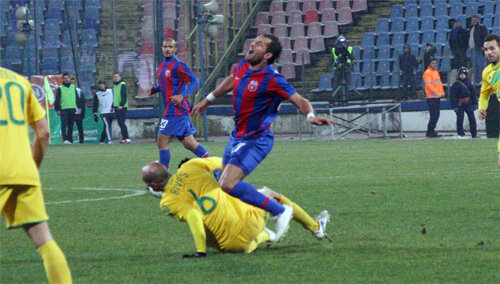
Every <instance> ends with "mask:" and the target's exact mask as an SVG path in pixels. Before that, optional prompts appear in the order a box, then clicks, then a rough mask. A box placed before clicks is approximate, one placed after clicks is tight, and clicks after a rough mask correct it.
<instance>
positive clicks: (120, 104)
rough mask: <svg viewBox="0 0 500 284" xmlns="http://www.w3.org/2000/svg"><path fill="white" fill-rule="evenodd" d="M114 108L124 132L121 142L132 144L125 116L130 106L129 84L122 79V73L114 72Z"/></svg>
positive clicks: (121, 129)
mask: <svg viewBox="0 0 500 284" xmlns="http://www.w3.org/2000/svg"><path fill="white" fill-rule="evenodd" d="M113 83H114V87H113V97H114V100H113V109H114V111H115V114H116V121H117V122H118V126H119V127H120V131H121V133H122V140H121V141H120V144H130V143H131V141H130V138H129V137H128V129H127V125H126V124H125V118H126V117H127V108H128V95H127V85H126V84H125V82H123V81H122V77H121V76H120V73H115V74H113Z"/></svg>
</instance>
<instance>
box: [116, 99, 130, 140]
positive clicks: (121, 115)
mask: <svg viewBox="0 0 500 284" xmlns="http://www.w3.org/2000/svg"><path fill="white" fill-rule="evenodd" d="M115 113H116V120H117V122H118V126H119V127H120V132H121V133H122V140H125V139H129V138H128V129H127V125H125V117H126V116H127V108H126V107H124V108H122V109H121V110H118V109H117V108H115Z"/></svg>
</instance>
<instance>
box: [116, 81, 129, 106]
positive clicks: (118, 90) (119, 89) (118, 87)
mask: <svg viewBox="0 0 500 284" xmlns="http://www.w3.org/2000/svg"><path fill="white" fill-rule="evenodd" d="M123 85H125V82H120V83H119V84H116V85H115V86H114V87H113V106H114V107H119V106H120V101H121V100H122V96H121V93H122V86H123ZM123 107H128V96H127V98H126V99H125V105H124V106H123Z"/></svg>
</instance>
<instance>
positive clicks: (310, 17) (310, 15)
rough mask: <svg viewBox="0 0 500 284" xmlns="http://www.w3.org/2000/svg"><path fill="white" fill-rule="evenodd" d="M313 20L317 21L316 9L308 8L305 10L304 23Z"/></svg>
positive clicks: (312, 21)
mask: <svg viewBox="0 0 500 284" xmlns="http://www.w3.org/2000/svg"><path fill="white" fill-rule="evenodd" d="M314 22H319V14H318V10H316V9H309V10H307V12H306V18H305V20H304V23H305V24H306V25H307V24H310V23H314Z"/></svg>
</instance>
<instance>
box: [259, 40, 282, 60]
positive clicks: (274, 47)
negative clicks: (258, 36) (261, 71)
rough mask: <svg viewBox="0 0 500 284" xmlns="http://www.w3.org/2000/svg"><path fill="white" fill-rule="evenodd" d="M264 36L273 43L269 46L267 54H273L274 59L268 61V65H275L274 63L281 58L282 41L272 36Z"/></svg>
mask: <svg viewBox="0 0 500 284" xmlns="http://www.w3.org/2000/svg"><path fill="white" fill-rule="evenodd" d="M262 36H263V37H265V38H268V39H270V40H271V42H270V43H269V44H268V45H267V49H266V52H271V53H272V54H273V57H271V59H269V60H267V63H268V64H273V63H274V61H276V60H277V59H278V58H280V56H281V50H283V46H281V42H280V40H279V39H278V38H277V37H276V36H274V35H272V34H263V35H262Z"/></svg>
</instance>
